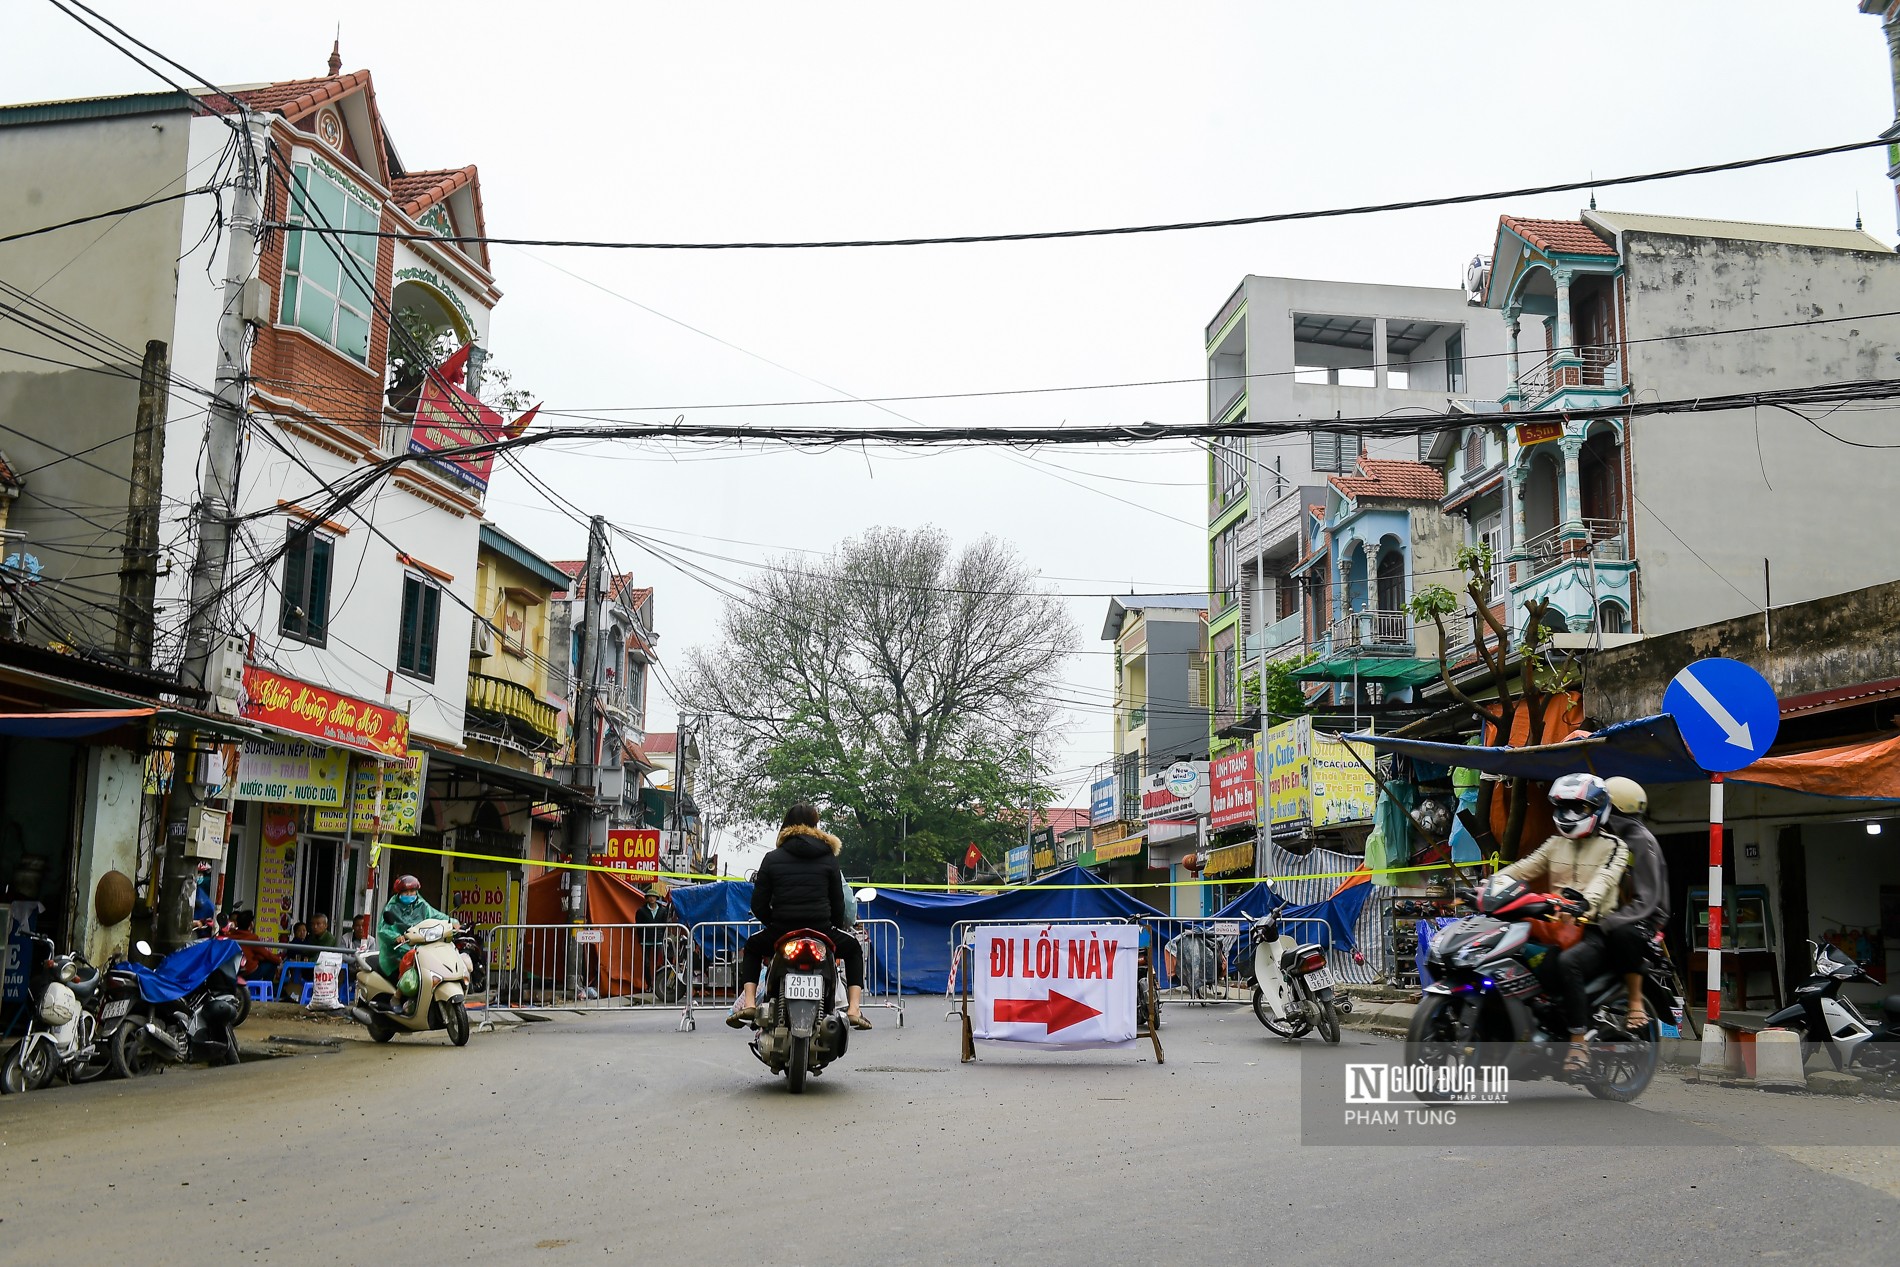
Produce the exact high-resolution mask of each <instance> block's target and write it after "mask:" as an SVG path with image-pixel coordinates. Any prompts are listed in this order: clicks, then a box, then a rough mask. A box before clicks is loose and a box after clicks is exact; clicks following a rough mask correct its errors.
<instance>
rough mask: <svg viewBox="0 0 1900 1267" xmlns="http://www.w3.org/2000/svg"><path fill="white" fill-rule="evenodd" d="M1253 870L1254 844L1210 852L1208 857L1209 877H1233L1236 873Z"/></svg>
mask: <svg viewBox="0 0 1900 1267" xmlns="http://www.w3.org/2000/svg"><path fill="white" fill-rule="evenodd" d="M1251 870H1253V842H1252V841H1251V840H1250V841H1248V842H1247V843H1246V844H1244V845H1229V846H1227V847H1226V848H1225V849H1214V850H1210V851H1209V852H1208V855H1207V874H1208V875H1211V876H1212V875H1231V874H1232V873H1234V872H1236V871H1251Z"/></svg>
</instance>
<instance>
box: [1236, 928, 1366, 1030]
mask: <svg viewBox="0 0 1900 1267" xmlns="http://www.w3.org/2000/svg"><path fill="white" fill-rule="evenodd" d="M1247 944H1248V946H1249V947H1251V948H1252V950H1253V1014H1254V1015H1255V1016H1257V1017H1259V1018H1260V1023H1261V1024H1262V1025H1264V1026H1266V1027H1267V1028H1268V1029H1269V1030H1270V1031H1272V1032H1273V1033H1275V1034H1278V1035H1279V1036H1280V1037H1281V1038H1284V1039H1286V1040H1287V1041H1289V1042H1293V1041H1296V1040H1298V1039H1301V1038H1304V1037H1305V1036H1306V1035H1307V1034H1310V1033H1312V1032H1313V1031H1314V1030H1315V1029H1317V1030H1318V1031H1319V1036H1320V1038H1322V1039H1323V1040H1325V1041H1326V1042H1328V1043H1337V1042H1338V1041H1339V1037H1340V1034H1339V1013H1340V1012H1341V1011H1342V1010H1344V1009H1342V1008H1341V1007H1340V1006H1339V1003H1341V1002H1343V1001H1344V996H1338V997H1337V999H1336V996H1335V987H1334V984H1333V972H1332V969H1331V968H1330V967H1329V966H1328V965H1327V963H1326V952H1325V950H1324V949H1322V948H1321V947H1320V946H1319V945H1318V944H1317V943H1313V942H1307V943H1304V944H1302V943H1300V942H1299V941H1298V940H1296V939H1295V938H1294V937H1293V936H1292V935H1291V934H1289V933H1285V932H1282V931H1281V929H1280V916H1279V913H1278V912H1277V911H1269V912H1267V913H1266V914H1265V915H1262V916H1259V917H1258V918H1256V919H1255V920H1254V921H1253V922H1252V924H1251V925H1250V926H1249V927H1248V930H1247Z"/></svg>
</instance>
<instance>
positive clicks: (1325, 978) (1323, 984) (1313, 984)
mask: <svg viewBox="0 0 1900 1267" xmlns="http://www.w3.org/2000/svg"><path fill="white" fill-rule="evenodd" d="M1306 985H1307V988H1308V989H1310V990H1313V991H1315V992H1317V991H1320V990H1330V989H1332V988H1333V970H1332V969H1331V968H1321V969H1320V970H1319V971H1318V972H1309V973H1307V974H1306Z"/></svg>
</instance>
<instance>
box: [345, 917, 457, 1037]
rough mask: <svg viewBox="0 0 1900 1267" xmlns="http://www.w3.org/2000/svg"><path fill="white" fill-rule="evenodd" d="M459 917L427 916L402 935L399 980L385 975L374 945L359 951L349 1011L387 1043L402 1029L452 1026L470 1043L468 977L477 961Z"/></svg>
mask: <svg viewBox="0 0 1900 1267" xmlns="http://www.w3.org/2000/svg"><path fill="white" fill-rule="evenodd" d="M467 932H468V930H467V929H465V928H461V927H459V926H458V925H457V924H456V923H455V921H453V920H446V919H425V920H423V921H422V922H421V923H419V924H417V925H416V926H415V927H413V928H411V929H410V930H409V931H408V932H406V933H404V934H403V935H402V938H401V940H400V942H399V943H398V944H399V945H400V946H401V947H403V953H402V959H401V962H400V964H399V966H398V967H397V969H396V980H395V981H391V980H390V979H389V978H388V977H385V976H384V975H383V974H382V968H381V965H380V963H379V961H378V958H377V953H376V951H375V950H374V949H367V950H360V951H358V952H356V964H355V967H356V1002H355V1003H353V1004H351V1005H350V1016H351V1017H352V1018H353V1019H354V1020H356V1021H357V1022H358V1023H359V1024H361V1025H362V1026H363V1028H365V1029H367V1030H368V1031H369V1036H370V1037H371V1038H373V1039H375V1040H376V1041H377V1042H379V1043H386V1042H388V1041H389V1040H390V1039H392V1038H394V1037H395V1036H396V1035H397V1034H400V1033H408V1034H418V1033H423V1032H426V1031H428V1030H436V1029H440V1030H447V1031H448V1035H449V1041H450V1042H451V1043H454V1044H455V1045H456V1046H457V1047H463V1046H466V1045H467V1044H468V1032H469V1029H468V1002H467V999H466V997H465V996H466V995H467V993H468V982H469V978H470V976H472V975H473V974H474V971H475V965H474V962H473V960H472V959H471V958H470V957H469V954H468V952H467V951H465V950H463V949H462V942H461V939H462V938H464V937H466V935H467Z"/></svg>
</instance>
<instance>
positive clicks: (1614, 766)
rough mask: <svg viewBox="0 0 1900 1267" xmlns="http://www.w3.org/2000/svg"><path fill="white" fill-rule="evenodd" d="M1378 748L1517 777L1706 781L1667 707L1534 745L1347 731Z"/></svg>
mask: <svg viewBox="0 0 1900 1267" xmlns="http://www.w3.org/2000/svg"><path fill="white" fill-rule="evenodd" d="M1346 738H1347V739H1348V740H1351V741H1352V742H1354V743H1366V744H1371V745H1372V747H1373V748H1374V749H1376V750H1377V751H1379V752H1397V753H1401V754H1403V755H1405V756H1408V757H1412V758H1414V759H1423V760H1426V761H1432V762H1437V763H1438V764H1440V765H1461V766H1464V767H1466V768H1467V769H1472V770H1485V771H1488V772H1489V773H1491V774H1502V775H1508V776H1511V777H1516V778H1526V779H1538V780H1541V781H1543V782H1549V781H1550V780H1552V779H1556V778H1560V777H1562V776H1563V775H1566V774H1576V773H1578V772H1580V771H1585V772H1588V773H1590V774H1596V775H1600V776H1602V777H1603V778H1609V777H1610V776H1611V775H1616V774H1620V775H1622V776H1624V777H1625V778H1630V779H1635V780H1636V781H1637V782H1638V783H1691V782H1705V781H1707V779H1708V777H1709V775H1708V772H1707V771H1705V770H1704V769H1703V768H1702V767H1701V766H1699V765H1697V764H1696V760H1695V758H1694V757H1692V756H1690V755H1689V749H1688V746H1687V745H1685V744H1684V743H1683V742H1682V735H1681V733H1680V732H1678V731H1677V730H1676V719H1675V718H1674V717H1673V716H1671V715H1670V714H1668V713H1658V714H1656V716H1654V717H1643V718H1639V719H1637V720H1636V721H1626V722H1618V723H1617V724H1616V725H1614V726H1605V727H1604V728H1603V729H1602V730H1599V731H1597V732H1596V733H1595V734H1593V735H1590V736H1588V737H1587V738H1583V739H1572V740H1568V741H1566V742H1564V743H1549V744H1540V745H1538V746H1537V747H1534V748H1477V747H1470V746H1467V745H1465V744H1462V743H1437V742H1434V741H1432V740H1427V739H1400V738H1396V737H1394V736H1392V735H1372V734H1361V735H1347V736H1346Z"/></svg>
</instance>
